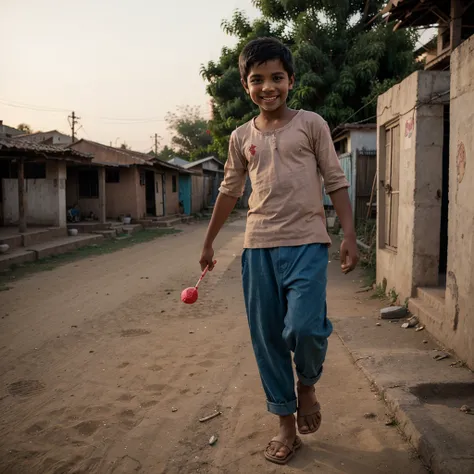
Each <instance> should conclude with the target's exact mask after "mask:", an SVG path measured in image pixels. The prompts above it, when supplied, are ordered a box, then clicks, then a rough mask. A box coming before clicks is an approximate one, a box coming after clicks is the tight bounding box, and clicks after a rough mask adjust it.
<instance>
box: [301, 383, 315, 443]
mask: <svg viewBox="0 0 474 474" xmlns="http://www.w3.org/2000/svg"><path fill="white" fill-rule="evenodd" d="M297 389H298V416H297V420H296V421H297V424H298V430H299V432H300V433H301V434H310V433H314V432H316V431H318V429H319V427H320V425H321V407H320V405H319V403H318V400H317V398H316V393H315V389H314V386H313V385H310V386H307V385H303V384H302V383H300V382H298V386H297Z"/></svg>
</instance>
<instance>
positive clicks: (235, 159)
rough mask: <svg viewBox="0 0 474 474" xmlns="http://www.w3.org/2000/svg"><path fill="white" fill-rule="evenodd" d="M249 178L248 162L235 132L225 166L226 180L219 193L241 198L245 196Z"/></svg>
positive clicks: (231, 137) (231, 138)
mask: <svg viewBox="0 0 474 474" xmlns="http://www.w3.org/2000/svg"><path fill="white" fill-rule="evenodd" d="M246 178H247V160H246V159H245V156H244V155H243V154H242V151H241V149H240V147H239V144H238V138H237V136H236V133H235V131H234V132H232V134H231V136H230V141H229V155H228V157H227V161H226V163H225V166H224V180H223V181H222V183H221V186H220V188H219V192H221V193H222V194H225V195H227V196H230V197H234V198H240V197H241V196H242V195H243V194H244V188H245V180H246Z"/></svg>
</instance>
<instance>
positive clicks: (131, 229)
mask: <svg viewBox="0 0 474 474" xmlns="http://www.w3.org/2000/svg"><path fill="white" fill-rule="evenodd" d="M142 229H143V226H142V225H141V224H130V225H124V226H123V232H124V233H125V234H134V233H135V232H138V231H139V230H142Z"/></svg>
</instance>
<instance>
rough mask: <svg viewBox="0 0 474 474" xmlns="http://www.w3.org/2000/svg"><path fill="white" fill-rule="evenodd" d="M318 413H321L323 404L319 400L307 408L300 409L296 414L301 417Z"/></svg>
mask: <svg viewBox="0 0 474 474" xmlns="http://www.w3.org/2000/svg"><path fill="white" fill-rule="evenodd" d="M318 413H321V405H320V404H319V402H316V403H315V404H314V405H313V406H312V407H311V408H308V409H307V410H301V409H298V411H297V414H296V415H297V417H298V418H301V417H303V416H312V415H317V414H318Z"/></svg>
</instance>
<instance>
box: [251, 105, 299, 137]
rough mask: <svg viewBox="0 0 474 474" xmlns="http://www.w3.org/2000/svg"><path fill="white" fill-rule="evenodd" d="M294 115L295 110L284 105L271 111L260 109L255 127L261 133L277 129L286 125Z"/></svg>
mask: <svg viewBox="0 0 474 474" xmlns="http://www.w3.org/2000/svg"><path fill="white" fill-rule="evenodd" d="M296 113H297V111H296V110H293V109H290V108H289V107H288V106H287V105H286V104H285V105H284V106H282V107H280V108H278V109H277V110H273V111H267V110H262V109H260V114H259V116H258V117H257V120H256V122H257V127H258V128H259V129H260V130H262V131H268V130H269V129H270V130H271V129H275V128H279V127H281V126H284V125H286V123H288V122H289V121H290V120H291V119H292V118H293V117H294V116H295V115H296Z"/></svg>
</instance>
